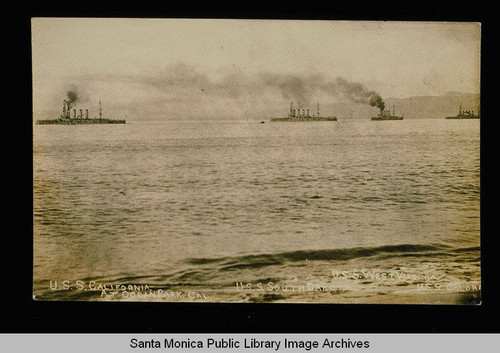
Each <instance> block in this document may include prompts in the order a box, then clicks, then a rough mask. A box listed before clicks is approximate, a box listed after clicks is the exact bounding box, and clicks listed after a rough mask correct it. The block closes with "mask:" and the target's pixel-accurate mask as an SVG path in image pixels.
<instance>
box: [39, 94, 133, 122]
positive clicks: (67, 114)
mask: <svg viewBox="0 0 500 353" xmlns="http://www.w3.org/2000/svg"><path fill="white" fill-rule="evenodd" d="M125 123H126V122H125V120H117V119H107V118H103V117H102V104H101V100H100V99H99V117H94V118H89V110H88V109H85V116H84V115H83V110H82V109H80V110H79V114H78V115H77V114H76V109H73V117H71V102H70V101H66V100H64V102H63V111H62V114H61V115H60V116H59V117H58V118H56V119H42V120H37V122H36V124H37V125H82V124H125Z"/></svg>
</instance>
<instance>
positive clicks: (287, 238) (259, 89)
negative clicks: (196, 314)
mask: <svg viewBox="0 0 500 353" xmlns="http://www.w3.org/2000/svg"><path fill="white" fill-rule="evenodd" d="M31 40H32V42H31V64H32V88H33V89H32V94H33V96H32V103H33V104H32V112H33V116H32V126H33V293H32V294H33V299H34V300H35V301H104V302H166V303H183V302H196V303H273V304H279V303H304V304H318V303H321V304H327V303H335V304H417V305H420V304H426V305H429V304H438V305H480V304H481V302H482V297H481V247H480V244H481V237H480V235H481V234H480V230H481V229H480V175H481V174H480V157H481V156H480V122H481V119H482V117H481V104H480V94H481V92H480V91H481V89H480V87H481V82H480V81H481V80H480V77H481V23H477V22H439V21H434V22H432V21H431V22H425V21H360V20H358V21H347V20H343V21H334V20H298V19H296V20H286V19H279V20H270V19H208V18H204V19H200V18H197V19H190V18H175V19H172V18H85V17H83V18H69V17H59V18H47V17H34V18H32V19H31Z"/></svg>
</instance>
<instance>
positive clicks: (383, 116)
mask: <svg viewBox="0 0 500 353" xmlns="http://www.w3.org/2000/svg"><path fill="white" fill-rule="evenodd" d="M371 120H374V121H380V120H403V116H402V115H401V116H396V111H395V109H394V105H393V106H392V115H391V112H390V110H384V109H383V108H381V109H380V113H378V115H377V116H372V118H371Z"/></svg>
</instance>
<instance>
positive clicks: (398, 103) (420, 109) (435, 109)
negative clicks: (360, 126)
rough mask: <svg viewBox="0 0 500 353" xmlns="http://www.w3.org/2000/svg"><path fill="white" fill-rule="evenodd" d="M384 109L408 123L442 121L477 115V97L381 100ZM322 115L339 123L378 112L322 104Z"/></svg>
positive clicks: (449, 95)
mask: <svg viewBox="0 0 500 353" xmlns="http://www.w3.org/2000/svg"><path fill="white" fill-rule="evenodd" d="M384 101H385V107H386V109H390V110H391V112H392V109H393V104H394V108H395V111H396V115H401V114H402V115H403V116H404V117H405V118H407V119H444V118H445V117H447V116H453V115H456V114H457V113H458V110H459V107H460V106H462V110H473V111H474V112H478V111H479V103H480V101H479V94H476V93H460V92H449V93H446V94H444V95H441V96H416V97H410V98H403V99H401V98H384ZM322 112H323V113H324V114H328V115H335V116H337V118H339V119H348V118H355V119H356V118H359V119H365V118H366V119H368V118H370V117H371V116H374V115H376V114H377V113H378V109H377V108H374V107H370V106H369V105H365V104H355V103H336V104H324V105H323V106H322Z"/></svg>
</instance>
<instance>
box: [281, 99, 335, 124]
mask: <svg viewBox="0 0 500 353" xmlns="http://www.w3.org/2000/svg"><path fill="white" fill-rule="evenodd" d="M271 121H273V122H282V121H290V122H295V121H337V118H336V117H334V116H320V114H319V103H318V105H317V114H316V115H309V109H307V110H305V109H302V113H301V111H300V109H297V111H295V109H294V108H293V101H292V102H290V112H289V113H288V116H286V117H284V118H272V119H271Z"/></svg>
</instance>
